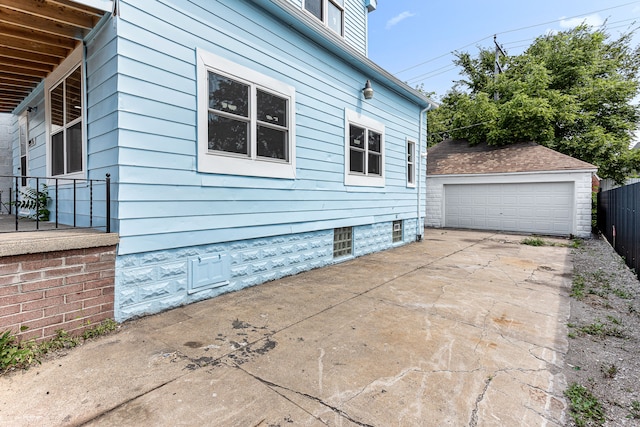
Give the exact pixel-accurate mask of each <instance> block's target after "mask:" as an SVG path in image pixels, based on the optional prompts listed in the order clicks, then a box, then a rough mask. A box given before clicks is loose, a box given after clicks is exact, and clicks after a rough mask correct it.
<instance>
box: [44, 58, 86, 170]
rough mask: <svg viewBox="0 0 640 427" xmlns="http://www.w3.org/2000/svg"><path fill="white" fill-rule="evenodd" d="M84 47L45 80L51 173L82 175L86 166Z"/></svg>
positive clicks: (49, 168)
mask: <svg viewBox="0 0 640 427" xmlns="http://www.w3.org/2000/svg"><path fill="white" fill-rule="evenodd" d="M83 79H84V72H83V67H82V46H79V47H78V48H76V49H75V50H74V51H73V52H72V53H71V54H70V55H69V56H68V57H67V58H66V59H65V60H64V61H63V62H62V64H60V66H58V67H57V68H56V69H55V70H54V71H53V72H52V73H51V74H50V75H49V76H48V77H47V78H46V79H45V121H46V136H47V149H46V152H47V174H48V175H50V176H64V177H68V178H81V177H83V176H84V173H85V172H86V171H85V167H86V141H85V123H84V121H85V118H84V115H85V110H84V84H83Z"/></svg>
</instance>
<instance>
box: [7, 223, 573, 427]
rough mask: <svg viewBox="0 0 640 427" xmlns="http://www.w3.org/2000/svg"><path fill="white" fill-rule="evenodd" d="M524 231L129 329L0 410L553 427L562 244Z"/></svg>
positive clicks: (562, 347)
mask: <svg viewBox="0 0 640 427" xmlns="http://www.w3.org/2000/svg"><path fill="white" fill-rule="evenodd" d="M522 238H523V237H522V236H514V235H504V234H495V233H490V232H471V231H458V230H436V229H430V230H427V231H426V234H425V239H424V241H422V242H420V243H414V244H410V245H407V246H403V247H398V248H396V249H393V250H389V251H385V252H381V253H376V254H373V255H369V256H365V257H361V258H357V259H353V260H350V261H347V262H343V263H340V264H336V265H334V266H331V267H327V268H323V269H318V270H313V271H310V272H307V273H302V274H299V275H297V276H293V277H288V278H285V279H281V280H277V281H274V282H271V283H268V284H264V285H259V286H256V287H254V288H250V289H246V290H243V291H240V292H236V293H232V294H227V295H223V296H221V297H218V298H215V299H212V300H208V301H204V302H200V303H196V304H192V305H190V306H186V307H182V308H178V309H174V310H171V311H168V312H165V313H162V314H159V315H154V316H150V317H147V318H143V319H139V320H136V321H132V322H127V323H125V324H124V325H123V327H122V329H121V331H120V332H119V333H117V334H114V335H112V336H108V337H104V338H102V339H99V340H97V341H95V342H91V343H88V344H86V345H84V346H82V347H81V348H77V349H74V350H72V351H70V353H69V354H68V355H67V356H65V357H62V358H57V359H54V360H49V361H46V362H45V363H43V364H42V365H40V366H35V367H33V368H32V369H30V370H28V371H26V372H19V373H14V374H10V375H6V376H3V377H0V383H1V387H0V419H1V420H3V424H5V425H11V426H60V425H65V426H66V425H92V426H94V425H95V426H141V425H145V426H176V425H181V426H203V425H211V426H275V425H279V426H285V425H303V426H316V425H317V426H320V425H329V426H444V425H451V426H543V425H544V426H561V425H563V424H564V420H565V418H566V415H565V409H566V407H565V401H564V399H563V397H562V391H563V389H564V387H565V381H564V377H563V375H562V374H561V369H562V367H563V363H564V362H563V361H564V355H565V354H566V352H567V346H568V343H567V320H568V316H569V301H568V293H569V289H570V285H571V272H572V264H571V257H570V249H569V248H567V247H561V246H553V247H550V246H545V247H531V246H526V245H522V244H520V243H519V242H520V241H521V240H522ZM549 240H551V239H549ZM556 241H557V242H562V243H567V241H562V240H559V239H558V240H556Z"/></svg>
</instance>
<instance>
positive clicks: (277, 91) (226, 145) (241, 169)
mask: <svg viewBox="0 0 640 427" xmlns="http://www.w3.org/2000/svg"><path fill="white" fill-rule="evenodd" d="M198 87H199V90H198V96H199V98H200V100H199V103H198V169H199V170H200V171H202V172H212V173H223V174H233V175H250V176H265V177H273V178H295V135H294V134H295V128H294V123H295V120H294V115H293V111H294V105H295V90H294V88H293V87H291V86H288V85H286V84H284V83H282V82H280V81H278V80H276V79H274V78H271V77H269V76H266V75H263V74H261V73H258V72H256V71H253V70H251V69H249V68H246V67H243V66H241V65H239V64H235V63H233V62H231V61H229V60H227V59H224V58H221V57H218V56H216V55H213V54H211V53H209V52H205V51H202V50H200V49H199V50H198Z"/></svg>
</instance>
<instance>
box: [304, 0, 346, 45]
mask: <svg viewBox="0 0 640 427" xmlns="http://www.w3.org/2000/svg"><path fill="white" fill-rule="evenodd" d="M304 10H306V11H307V12H309V13H310V14H311V15H313V16H315V17H316V18H317V19H319V20H320V22H322V23H323V24H324V25H326V26H327V27H328V28H330V29H331V30H333V31H334V32H335V33H337V34H338V35H340V36H344V0H304Z"/></svg>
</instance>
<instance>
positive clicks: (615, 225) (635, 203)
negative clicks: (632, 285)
mask: <svg viewBox="0 0 640 427" xmlns="http://www.w3.org/2000/svg"><path fill="white" fill-rule="evenodd" d="M598 228H599V229H600V232H601V233H602V234H603V235H604V236H605V237H606V238H607V240H608V241H609V243H611V246H613V249H615V251H616V252H617V253H618V254H619V255H620V256H622V257H623V258H624V261H625V263H626V264H627V265H628V266H629V268H633V269H635V271H636V274H637V275H638V278H640V183H636V184H630V185H625V186H623V187H619V188H614V189H613V190H608V191H601V192H599V193H598Z"/></svg>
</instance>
